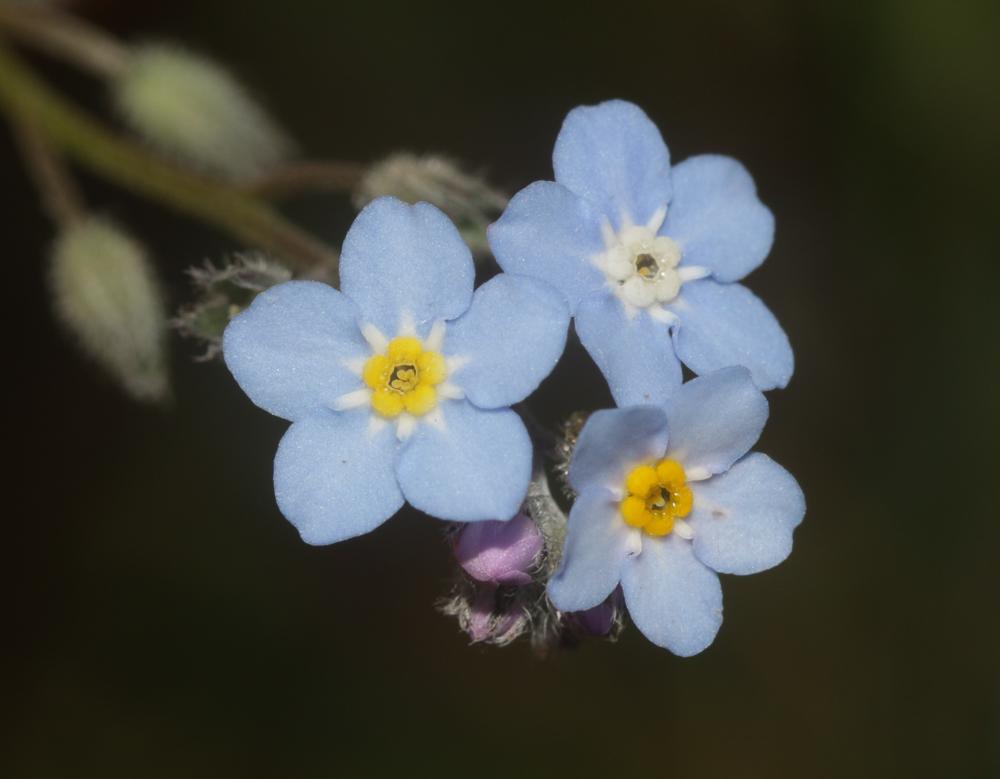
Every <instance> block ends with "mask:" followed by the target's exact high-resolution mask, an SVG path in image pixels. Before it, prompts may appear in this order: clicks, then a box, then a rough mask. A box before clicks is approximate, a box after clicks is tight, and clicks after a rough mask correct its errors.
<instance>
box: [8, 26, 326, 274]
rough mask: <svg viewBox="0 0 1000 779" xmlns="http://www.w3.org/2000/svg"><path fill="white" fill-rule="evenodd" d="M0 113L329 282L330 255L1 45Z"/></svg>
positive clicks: (87, 162) (121, 180)
mask: <svg viewBox="0 0 1000 779" xmlns="http://www.w3.org/2000/svg"><path fill="white" fill-rule="evenodd" d="M0 109H2V110H4V111H6V112H7V113H8V114H9V115H10V116H11V117H12V118H13V119H17V120H20V121H27V122H30V123H31V124H33V125H34V126H36V127H37V128H38V129H39V130H40V131H41V132H43V133H44V134H45V135H46V136H47V138H48V140H49V141H50V142H51V143H52V144H53V145H54V146H56V147H58V148H59V149H60V150H61V151H63V152H64V153H65V154H66V155H68V156H69V157H72V158H73V159H74V160H76V161H77V162H78V163H80V164H81V165H84V166H86V167H88V168H90V169H91V170H93V171H95V172H97V173H99V174H101V175H103V176H105V177H106V178H108V179H110V180H112V181H114V182H115V183H117V184H119V185H121V186H123V187H126V188H128V189H132V190H134V191H135V192H138V193H141V194H143V195H146V196H148V197H151V198H153V199H155V200H159V201H161V202H163V203H165V204H168V205H170V206H173V207H174V208H176V209H177V210H179V211H182V212H184V213H187V214H189V215H191V216H194V217H197V218H199V219H201V220H203V221H205V222H209V223H211V224H214V225H216V226H217V227H221V228H223V229H225V230H227V231H228V232H230V233H231V234H232V235H234V236H235V237H237V238H239V239H240V240H242V241H245V242H246V243H248V244H250V245H252V246H256V247H259V248H261V249H264V250H265V251H268V252H272V253H274V254H275V255H278V256H279V257H281V258H283V259H284V260H286V261H288V262H290V263H291V264H293V265H295V266H296V267H297V268H298V269H300V270H312V269H315V267H316V266H326V267H327V268H330V269H332V273H333V275H334V277H336V267H337V254H336V252H334V251H333V250H332V249H331V248H329V247H328V246H326V245H324V244H323V243H321V242H320V241H318V240H317V239H316V238H314V237H313V236H312V235H310V234H309V233H307V232H305V231H303V230H301V229H299V228H298V227H296V226H295V225H293V224H292V223H290V222H289V221H287V220H286V219H285V218H284V217H282V216H281V215H280V214H278V213H277V212H276V211H273V210H272V209H271V208H269V207H267V206H266V205H264V204H262V203H260V202H259V201H258V200H256V199H255V198H253V197H250V196H248V195H245V194H243V193H242V192H240V191H239V190H237V189H235V188H234V187H232V186H229V185H227V184H224V183H222V182H220V181H217V180H215V179H211V178H208V177H206V176H202V175H199V174H195V173H191V172H189V171H187V170H184V169H182V168H179V167H176V166H174V165H172V164H170V163H169V162H166V161H165V160H163V159H161V158H159V157H156V156H154V155H152V154H151V153H149V152H148V151H146V150H145V149H144V148H143V147H142V146H140V145H138V144H137V143H135V142H133V141H131V140H129V139H127V138H124V137H121V136H119V135H117V134H115V133H114V132H112V131H111V130H109V129H107V128H106V127H104V126H103V125H101V124H100V123H99V122H97V121H95V120H94V119H92V118H91V117H90V116H88V115H87V114H86V113H84V112H83V111H81V110H80V109H78V108H76V107H75V106H73V105H72V104H70V103H69V102H67V101H66V100H64V99H63V98H62V97H60V96H59V95H57V94H56V93H55V92H53V91H52V90H50V89H49V88H48V87H47V86H45V85H44V84H43V83H42V82H40V81H39V80H38V79H37V78H36V77H35V76H34V74H33V73H31V71H30V70H29V69H27V68H26V67H25V66H24V65H22V64H21V62H20V60H19V59H18V57H16V56H15V55H14V54H13V53H11V52H10V51H9V50H8V49H7V48H6V47H4V45H3V43H2V42H0ZM333 281H334V283H336V278H334V280H333Z"/></svg>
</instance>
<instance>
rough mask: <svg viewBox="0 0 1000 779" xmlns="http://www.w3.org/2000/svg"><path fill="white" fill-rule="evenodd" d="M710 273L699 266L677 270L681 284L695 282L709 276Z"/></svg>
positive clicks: (688, 266) (689, 266) (687, 266)
mask: <svg viewBox="0 0 1000 779" xmlns="http://www.w3.org/2000/svg"><path fill="white" fill-rule="evenodd" d="M711 273H712V271H710V270H709V269H708V268H703V267H702V266H701V265H685V266H683V267H681V268H678V269H677V275H678V276H679V277H680V280H681V283H683V282H686V281H697V280H698V279H703V278H705V277H706V276H709V275H711Z"/></svg>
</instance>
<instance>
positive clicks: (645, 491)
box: [620, 460, 694, 536]
mask: <svg viewBox="0 0 1000 779" xmlns="http://www.w3.org/2000/svg"><path fill="white" fill-rule="evenodd" d="M625 490H626V493H627V494H626V496H625V498H624V499H623V500H622V502H621V507H620V508H621V514H622V518H623V519H624V520H625V524H627V525H629V526H630V527H635V528H641V529H642V530H644V531H645V532H646V533H648V534H649V535H651V536H665V535H667V534H668V533H671V532H672V531H673V530H674V528H675V525H676V523H677V521H678V520H682V519H684V517H686V516H687V515H688V514H690V513H691V507H692V505H693V502H694V495H693V494H692V492H691V488H690V487H688V486H687V479H686V476H685V474H684V468H683V467H682V466H681V464H680V463H679V462H677V461H676V460H660V461H659V462H658V463H656V464H655V465H640V466H638V467H637V468H634V469H633V470H632V472H631V473H629V475H628V478H627V479H626V480H625Z"/></svg>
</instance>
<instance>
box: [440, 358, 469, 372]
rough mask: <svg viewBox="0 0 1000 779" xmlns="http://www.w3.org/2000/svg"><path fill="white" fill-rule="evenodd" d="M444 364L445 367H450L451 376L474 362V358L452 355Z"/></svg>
mask: <svg viewBox="0 0 1000 779" xmlns="http://www.w3.org/2000/svg"><path fill="white" fill-rule="evenodd" d="M444 362H445V365H447V366H448V374H449V375H450V374H452V373H455V372H456V371H460V370H461V369H462V368H464V367H465V366H466V365H468V364H469V363H470V362H472V358H471V357H468V356H465V355H452V356H450V357H445V358H444Z"/></svg>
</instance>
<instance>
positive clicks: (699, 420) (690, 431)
mask: <svg viewBox="0 0 1000 779" xmlns="http://www.w3.org/2000/svg"><path fill="white" fill-rule="evenodd" d="M665 408H666V411H667V419H668V420H669V423H670V448H669V449H668V450H667V457H669V458H671V459H673V460H677V461H678V462H680V463H682V464H683V466H684V468H685V469H687V470H690V469H692V468H699V469H705V470H707V471H708V473H710V474H714V473H722V472H723V471H726V470H728V469H729V466H731V465H732V464H733V463H734V462H736V461H737V460H738V459H740V458H741V457H742V456H743V455H745V454H746V453H747V452H749V451H750V447H752V446H753V445H754V444H755V443H757V439H758V438H760V434H761V431H762V430H763V429H764V423H765V422H767V413H768V409H767V398H765V397H764V395H763V394H762V393H761V391H760V390H759V389H757V387H756V386H755V385H754V383H753V379H751V378H750V372H749V371H748V370H747V369H746V368H739V367H734V368H723V369H722V370H718V371H714V372H712V373H709V374H706V375H704V376H701V377H699V378H697V379H692V380H691V381H689V382H687V383H685V384H684V386H682V387H681V388H680V389H679V390H677V392H676V393H674V395H673V396H672V397H671V398H670V399H669V400H668V401H667V403H666V407H665Z"/></svg>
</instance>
